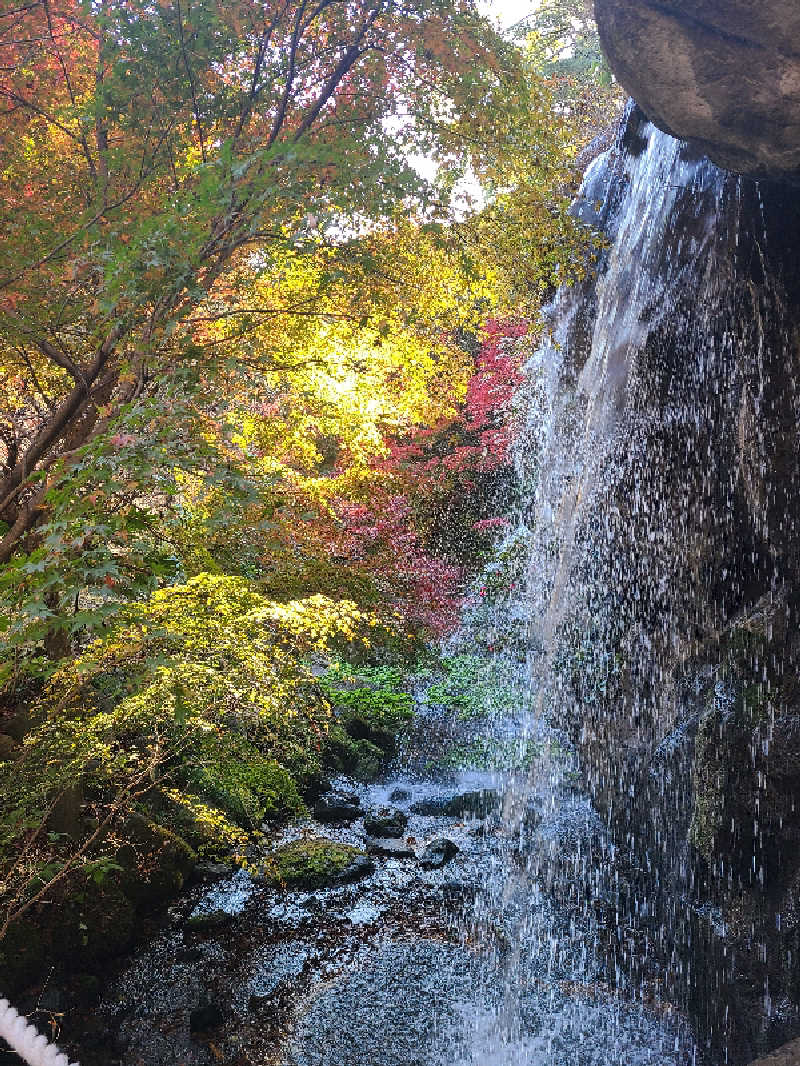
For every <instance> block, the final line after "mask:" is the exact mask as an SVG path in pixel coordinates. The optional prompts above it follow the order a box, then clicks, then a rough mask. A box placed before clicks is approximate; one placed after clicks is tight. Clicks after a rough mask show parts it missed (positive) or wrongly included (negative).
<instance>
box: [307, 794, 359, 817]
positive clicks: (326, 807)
mask: <svg viewBox="0 0 800 1066" xmlns="http://www.w3.org/2000/svg"><path fill="white" fill-rule="evenodd" d="M363 813H364V811H363V809H362V807H361V800H360V799H359V796H358V793H357V792H328V793H326V794H325V795H324V796H320V798H319V799H318V800H317V802H316V803H315V804H314V817H315V818H316V819H317V821H318V822H354V821H355V820H356V819H357V818H360V817H361V815H362V814H363Z"/></svg>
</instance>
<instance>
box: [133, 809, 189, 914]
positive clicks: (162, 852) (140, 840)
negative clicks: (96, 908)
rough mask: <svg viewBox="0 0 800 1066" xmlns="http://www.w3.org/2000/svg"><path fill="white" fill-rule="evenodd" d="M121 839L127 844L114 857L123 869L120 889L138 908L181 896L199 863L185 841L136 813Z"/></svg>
mask: <svg viewBox="0 0 800 1066" xmlns="http://www.w3.org/2000/svg"><path fill="white" fill-rule="evenodd" d="M121 835H122V836H123V837H124V839H125V843H124V844H123V845H122V846H121V847H120V848H119V849H118V851H117V852H116V854H115V856H114V858H115V860H116V862H117V863H119V864H120V866H121V867H122V870H121V873H120V875H119V881H120V886H121V888H122V891H123V892H124V893H125V895H126V896H127V897H128V898H129V899H130V900H132V901H133V903H134V904H135V905H136V906H137V907H145V908H147V907H152V906H155V905H156V904H158V903H162V902H164V901H165V900H168V899H171V898H172V896H174V895H176V894H177V893H178V892H180V890H181V889H182V888H183V885H184V882H185V880H186V878H187V877H188V875H189V874H190V873H191V871H192V870H193V869H194V865H195V862H196V861H197V856H196V855H195V852H194V851H193V849H192V848H191V847H190V846H189V845H188V844H187V843H186V841H185V840H183V838H182V837H180V836H178V835H177V833H173V832H172V831H171V830H169V829H166V828H164V826H162V825H158V824H157V823H156V822H154V821H152V820H151V819H149V818H147V817H145V816H143V815H140V814H135V813H134V814H131V815H129V817H128V818H127V819H126V821H125V823H124V825H123V826H122V830H121Z"/></svg>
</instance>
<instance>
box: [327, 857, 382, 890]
mask: <svg viewBox="0 0 800 1066" xmlns="http://www.w3.org/2000/svg"><path fill="white" fill-rule="evenodd" d="M374 873H375V863H374V862H373V861H372V859H370V858H369V856H367V855H356V856H355V858H354V859H353V861H352V862H351V863H350V864H349V866H345V868H344V869H343V870H342V872H341V873H339V874H337V875H336V876H335V877H334V879H333V883H334V884H336V885H347V884H350V883H351V882H352V881H360V880H361V878H362V877H369V875H370V874H374Z"/></svg>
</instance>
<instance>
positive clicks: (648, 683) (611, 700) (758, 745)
mask: <svg viewBox="0 0 800 1066" xmlns="http://www.w3.org/2000/svg"><path fill="white" fill-rule="evenodd" d="M603 6H605V7H607V8H609V9H610V8H611V7H612V6H613V5H612V4H611V3H610V0H609V3H606V4H604V5H603ZM619 6H620V7H622V6H624V5H619ZM638 6H643V5H638ZM679 6H680V5H678V4H677V3H675V4H673V5H670V4H666V5H663V4H662V5H661V8H662V9H663V8H666V9H667V10H671V8H672V7H674V8H676V9H678V8H679ZM694 6H695V9H696V10H697V11H698V16H699V15H700V14H702V13H704V12H705V13H708V12H710V11H711V10H712V9H713V7H714V5H713V4H711V3H705V4H702V3H698V4H696V5H694ZM726 6H727V7H730V8H733V9H734V10H736V5H735V4H729V5H726ZM769 7H770V5H769V4H766V5H762V6H761V9H760V10H762V11H763V10H764V9H768V8H769ZM753 8H754V12H755V5H754V6H753ZM798 17H800V13H799V14H798ZM601 165H602V166H604V167H605V168H606V175H605V182H606V188H607V189H608V194H607V198H606V204H605V206H604V208H603V210H602V211H600V212H599V213H598V217H600V218H601V219H602V220H603V221H604V224H605V225H607V226H608V233H609V236H610V237H611V239H612V247H611V250H610V252H609V255H608V258H607V261H606V263H605V265H604V271H605V273H604V274H603V275H602V276H601V277H600V279H599V281H598V283H597V285H596V287H595V289H594V290H592V291H589V292H587V293H586V294H585V295H584V297H583V298H582V301H583V302H582V303H581V306H580V308H579V314H577V315H576V316H575V318H574V319H573V321H574V323H575V324H576V328H575V329H574V330H573V331H572V332H571V333H570V335H569V336H568V338H567V343H566V350H567V351H568V352H569V358H568V359H567V360H566V361H565V366H564V369H563V376H564V378H565V380H566V379H567V378H571V379H572V380H574V381H575V382H577V386H576V390H577V392H576V396H577V398H576V400H575V404H576V408H577V409H579V410H580V411H582V412H583V413H582V414H581V416H580V418H579V419H578V420H577V425H578V426H579V428H580V431H581V433H583V432H584V430H585V426H586V425H587V423H588V425H589V428H590V430H593V431H594V432H595V434H596V435H595V436H594V437H591V436H590V434H588V433H587V434H586V436H587V438H588V439H590V440H591V444H592V451H591V456H590V457H589V458H587V459H586V460H585V465H584V467H583V470H582V472H580V477H581V479H582V483H581V484H580V495H581V508H582V509H581V510H578V511H576V519H575V528H574V531H573V533H572V536H573V543H574V549H573V552H572V556H573V559H572V572H571V575H570V578H569V582H568V583H567V588H568V592H567V595H566V596H565V601H566V603H567V606H566V607H565V609H564V613H563V621H562V622H561V628H560V631H559V632H560V636H561V645H560V650H559V653H558V656H557V672H556V678H557V681H556V683H557V685H558V687H559V694H558V699H559V705H560V706H561V707H562V714H563V717H564V720H565V721H566V722H567V723H568V726H569V729H570V732H571V735H572V737H573V739H574V740H575V742H576V744H577V745H578V747H579V749H580V752H581V756H582V759H583V763H584V767H585V769H586V772H587V776H588V778H589V782H590V786H591V789H592V795H593V799H594V801H595V803H596V804H597V806H598V807H599V809H600V812H601V815H602V816H603V818H604V820H605V819H606V818H607V819H608V821H609V823H610V824H611V825H612V826H613V830H614V835H615V838H616V840H617V842H618V843H619V844H620V845H622V846H623V847H625V848H626V849H629V855H630V870H629V872H628V879H629V882H630V885H631V891H630V893H629V901H628V902H626V903H625V904H624V905H623V906H621V907H620V908H618V909H617V916H616V917H617V920H618V921H619V924H620V928H622V927H627V926H628V925H630V927H634V926H636V924H637V922H638V923H639V924H640V925H641V922H640V920H639V917H638V916H639V915H641V914H642V913H645V912H646V913H647V914H649V915H650V916H651V919H652V924H651V927H650V930H649V935H650V936H651V937H654V938H655V940H656V942H658V943H660V945H661V950H662V952H663V955H662V965H663V966H664V969H665V972H666V973H667V975H668V984H669V987H670V988H672V989H673V992H672V994H673V995H674V996H675V997H677V998H680V996H681V995H684V996H685V997H686V999H685V1001H686V1002H688V1003H689V1004H690V1005H691V1008H692V1011H693V1014H694V1017H695V1019H696V1021H697V1024H698V1028H699V1031H700V1033H701V1035H702V1037H703V1039H704V1040H706V1041H707V1043H708V1046H709V1048H710V1049H711V1053H712V1058H711V1060H710V1061H712V1062H716V1061H726V1062H728V1063H730V1064H735V1066H738V1064H743V1063H747V1062H749V1061H751V1060H752V1059H755V1058H757V1057H758V1056H759V1055H760V1054H763V1053H764V1052H765V1051H768V1050H769V1049H770V1048H772V1047H777V1046H779V1045H780V1044H782V1043H785V1042H786V1041H788V1040H790V1039H791V1038H793V1037H795V1036H797V1035H798V1034H800V987H799V986H798V980H797V963H796V959H797V958H798V951H800V803H798V796H800V459H798V456H800V277H799V276H798V273H797V271H796V269H795V266H794V264H795V261H796V253H795V249H796V247H798V246H799V245H800V203H798V197H797V193H796V190H794V189H793V188H792V187H790V186H789V185H786V184H778V183H772V182H760V183H756V182H754V181H751V180H749V179H746V178H740V177H737V176H735V175H732V174H728V173H725V172H723V171H720V170H719V169H717V168H716V167H714V166H713V165H712V164H711V163H709V162H708V161H704V160H703V159H702V158H701V157H698V155H697V153H696V151H695V150H694V149H693V148H692V147H691V146H685V145H683V146H680V145H676V144H675V142H674V141H671V140H670V139H669V138H668V137H665V136H664V135H663V134H660V133H658V132H657V131H655V130H653V128H652V126H649V125H648V123H647V122H646V120H645V118H644V116H643V114H642V113H641V111H639V110H637V109H634V110H633V111H632V112H631V113H630V115H629V117H628V119H627V124H626V126H625V128H624V129H623V130H622V132H621V135H620V138H619V141H618V145H617V148H616V150H615V151H614V152H612V153H611V154H610V155H609V157H608V158H607V159H606V160H605V162H604V163H603V164H601ZM600 177H601V176H600V175H599V174H595V175H594V179H595V180H597V181H599V180H600ZM601 184H602V182H601ZM665 190H667V191H665ZM579 323H581V329H580V330H578V329H577V324H579ZM581 396H583V400H581ZM587 402H588V404H589V408H588V410H589V418H588V420H587V416H586V410H587V407H586V403H587ZM601 416H602V417H601ZM565 439H566V438H565ZM556 451H557V452H561V453H562V454H563V453H564V452H565V451H566V447H557V448H556ZM578 469H579V470H580V468H578ZM569 491H570V489H569V483H568V485H567V492H569ZM572 491H573V492H574V486H573V490H572ZM565 498H566V497H565ZM554 510H555V509H554ZM576 605H579V606H576ZM638 954H639V955H640V954H641V952H639V953H638ZM619 955H620V960H621V963H622V965H623V967H624V968H627V969H629V970H630V969H633V970H636V968H637V966H638V965H639V962H638V961H637V950H634V949H630V948H627V947H625V946H624V945H623V944H621V945H620V949H619ZM687 964H688V965H689V967H690V969H691V972H692V974H693V976H692V977H690V979H689V980H688V982H687V981H686V976H685V975H686V973H687ZM713 1056H716V1057H713ZM723 1056H727V1057H724V1058H723Z"/></svg>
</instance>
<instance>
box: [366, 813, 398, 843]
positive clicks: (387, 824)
mask: <svg viewBox="0 0 800 1066" xmlns="http://www.w3.org/2000/svg"><path fill="white" fill-rule="evenodd" d="M407 825H408V815H407V814H404V813H403V812H402V811H387V810H385V809H384V810H381V811H372V812H370V813H369V814H368V815H367V816H366V818H365V819H364V832H365V833H366V834H367V836H370V837H401V836H402V835H403V833H404V831H405V828H406V826H407Z"/></svg>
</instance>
